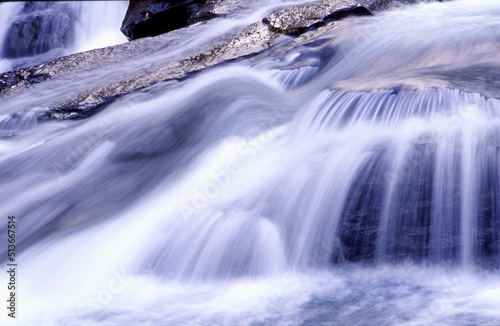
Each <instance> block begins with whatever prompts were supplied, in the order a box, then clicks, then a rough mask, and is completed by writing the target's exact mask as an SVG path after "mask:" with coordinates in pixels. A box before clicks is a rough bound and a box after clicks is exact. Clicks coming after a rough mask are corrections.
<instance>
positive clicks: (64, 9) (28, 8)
mask: <svg viewBox="0 0 500 326" xmlns="http://www.w3.org/2000/svg"><path fill="white" fill-rule="evenodd" d="M73 22H74V16H73V13H72V12H71V9H70V8H69V7H68V6H67V5H65V4H57V3H53V2H45V3H43V2H42V3H27V4H26V5H25V7H24V9H23V12H22V14H21V15H20V17H19V18H18V19H17V20H15V21H14V22H13V23H12V25H11V26H10V28H9V30H8V32H7V35H8V37H7V39H6V42H5V44H4V46H3V53H2V56H3V57H5V58H9V59H13V58H20V57H26V56H33V55H37V54H41V53H46V52H48V51H50V50H51V49H55V48H64V47H66V45H68V44H69V43H70V42H71V40H72V36H73V32H74V28H73Z"/></svg>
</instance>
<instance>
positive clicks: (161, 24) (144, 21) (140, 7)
mask: <svg viewBox="0 0 500 326" xmlns="http://www.w3.org/2000/svg"><path fill="white" fill-rule="evenodd" d="M204 2H205V0H173V1H158V0H149V1H130V3H129V7H128V10H127V13H126V14H125V18H124V20H123V23H122V27H121V31H122V33H123V34H125V36H126V37H127V38H128V39H129V40H136V39H139V38H143V37H148V36H157V35H160V34H163V33H166V32H169V31H172V30H174V29H178V28H182V27H185V26H187V25H188V24H189V23H188V20H189V18H190V17H191V15H192V14H193V13H194V12H196V11H197V10H198V9H199V8H200V5H201V4H202V3H204Z"/></svg>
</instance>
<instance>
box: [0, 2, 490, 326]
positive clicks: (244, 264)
mask: <svg viewBox="0 0 500 326" xmlns="http://www.w3.org/2000/svg"><path fill="white" fill-rule="evenodd" d="M285 4H286V5H288V4H289V3H284V2H279V1H276V2H275V3H270V4H269V3H267V4H266V5H264V4H262V3H259V2H258V1H257V2H252V5H251V6H249V8H247V9H246V10H247V11H248V12H251V13H253V14H252V15H250V16H249V15H238V14H235V15H232V16H231V15H230V16H229V17H228V18H226V19H216V20H214V21H211V22H209V23H207V24H205V25H198V26H195V27H193V28H195V31H196V32H189V30H188V31H187V32H186V33H188V34H182V35H189V38H190V40H191V41H192V42H190V43H189V44H187V43H186V44H184V45H182V46H179V47H176V48H172V49H170V50H165V51H166V52H161V51H159V52H158V53H152V54H151V55H150V56H149V57H148V58H144V61H143V62H135V63H131V64H129V65H127V66H126V67H122V68H121V69H116V70H114V69H112V68H109V69H108V70H103V71H88V72H85V73H82V74H79V75H78V76H77V77H71V76H68V77H67V78H66V79H64V80H63V81H61V80H59V81H58V80H55V81H49V82H47V84H46V85H45V86H43V87H45V88H43V87H42V84H40V85H39V87H36V86H35V87H33V89H30V90H28V91H25V92H24V93H21V94H19V95H13V96H9V97H6V98H2V99H0V108H1V111H0V114H2V115H1V116H0V137H1V138H0V198H2V199H3V204H2V205H1V207H0V216H5V217H7V216H8V215H16V217H17V219H18V228H17V230H18V231H17V232H18V244H19V249H18V250H19V257H18V264H19V267H18V268H19V275H20V277H19V283H20V290H19V322H20V324H22V325H119V324H127V325H139V324H140V325H372V324H380V325H431V324H437V325H480V324H498V323H500V315H499V314H498V310H499V309H500V301H499V299H498V298H499V296H498V293H499V291H500V277H499V276H498V267H499V262H500V261H499V257H500V233H499V228H498V224H499V223H500V215H499V213H498V211H497V207H498V205H499V204H500V198H499V194H500V192H499V187H500V178H499V159H500V157H499V151H498V148H500V146H499V143H500V139H499V136H500V134H499V132H498V130H499V127H500V114H499V109H500V102H499V100H497V99H495V98H491V97H486V96H484V95H482V94H479V93H475V92H470V91H464V90H459V89H457V88H452V87H449V84H447V80H445V79H439V78H434V77H433V78H434V79H431V78H430V77H429V72H433V73H435V74H437V73H438V72H441V71H447V70H449V69H455V70H457V69H458V71H459V70H460V69H465V68H468V67H474V66H477V65H479V64H484V65H486V64H488V65H492V66H494V65H495V64H497V66H498V63H499V62H498V54H497V53H498V50H499V47H500V45H499V43H498V39H499V38H498V37H499V35H498V33H499V31H500V29H499V28H498V27H500V26H499V25H500V22H498V20H497V19H496V17H497V16H498V14H499V13H500V4H498V3H497V2H496V1H488V0H483V1H470V0H463V1H454V2H448V3H422V4H417V5H412V6H401V7H396V8H394V9H392V10H389V11H387V12H381V13H378V14H376V15H374V16H372V17H356V18H350V19H351V20H352V21H351V23H352V27H350V28H348V27H345V26H343V25H339V27H338V29H333V30H332V31H330V32H326V33H325V34H321V35H320V36H318V37H317V38H316V39H313V40H311V41H310V42H307V43H306V44H302V45H300V46H297V47H295V48H292V49H289V50H288V51H287V52H286V53H280V51H279V50H277V51H274V52H272V51H269V52H265V53H264V54H261V55H259V56H257V57H255V58H249V59H247V60H242V61H239V62H232V63H227V64H224V65H221V66H219V67H216V68H213V69H207V70H206V71H203V72H201V73H199V74H197V75H196V76H193V77H192V78H189V79H186V80H183V81H168V82H162V83H158V84H157V85H155V87H153V88H150V89H148V90H147V91H145V92H138V93H133V94H129V95H127V96H126V97H124V98H122V99H121V100H119V101H117V102H115V103H113V104H111V105H110V106H108V107H107V108H106V109H105V110H104V111H102V112H101V113H99V114H97V115H95V116H93V117H91V118H89V119H87V120H82V121H52V122H44V123H38V122H37V121H36V120H34V119H33V117H34V116H35V114H36V113H37V112H40V111H43V110H45V108H43V107H39V106H36V105H35V104H36V102H37V99H38V100H40V101H41V99H43V98H45V97H47V98H49V97H50V96H60V94H63V93H64V92H67V91H69V90H72V91H73V90H78V89H80V88H83V87H85V84H86V83H90V82H94V81H95V80H97V79H99V78H100V79H101V82H102V83H106V82H109V81H110V80H113V78H114V77H113V76H109V71H113V72H114V74H116V76H115V77H118V76H119V75H120V74H122V76H123V75H124V74H126V73H130V72H131V71H140V70H141V69H144V66H145V65H147V64H151V63H154V62H159V63H161V62H163V61H162V60H164V59H165V57H166V56H167V54H168V55H175V56H180V57H181V56H182V54H183V53H186V52H188V51H191V50H192V49H193V47H196V46H200V45H201V44H204V43H205V42H207V40H210V39H211V38H212V37H216V36H217V33H226V32H228V31H231V30H233V29H234V28H236V27H237V26H244V25H245V24H248V23H251V21H259V20H260V19H262V17H264V16H265V15H266V14H268V13H269V12H271V11H272V10H274V9H276V8H278V7H280V6H284V5H285ZM3 5H4V4H2V6H3ZM257 8H258V10H257ZM87 9H88V8H87V7H86V5H83V6H82V10H83V11H84V10H87ZM85 15H86V14H85ZM85 15H84V16H85ZM249 17H251V19H250V18H249ZM450 26H453V28H450ZM214 28H215V29H214ZM436 29H438V30H439V31H442V32H441V33H438V32H436ZM83 43H85V44H87V43H86V42H83ZM127 69H128V70H129V71H126V70H127ZM403 77H404V78H403ZM72 78H74V80H73V79H72ZM399 78H400V79H399ZM460 78H462V79H464V80H467V78H468V75H467V74H465V73H462V74H460ZM395 80H396V82H394V81H395ZM409 81H411V85H410V87H408V86H407V85H406V84H405V83H409ZM405 85H406V86H405ZM443 85H447V86H448V87H443ZM21 104H22V107H23V109H22V110H21V108H19V109H18V110H16V108H17V106H20V105H21ZM25 108H26V109H25ZM18 111H19V112H18ZM13 112H14V113H15V114H14V113H13ZM16 112H17V113H16ZM1 230H3V231H2V234H5V233H6V232H5V228H3V227H2V228H1ZM0 237H1V239H2V243H4V242H5V236H4V235H0ZM0 251H1V252H3V253H4V254H5V249H4V248H2V249H1V250H0ZM6 282H7V281H6V277H5V275H2V276H0V283H1V284H6ZM4 288H5V287H2V290H1V291H2V292H1V293H2V296H3V295H5V296H6V293H5V289H4ZM0 318H1V320H2V323H4V322H5V323H7V322H12V321H11V320H7V318H6V317H5V314H3V315H1V317H0Z"/></svg>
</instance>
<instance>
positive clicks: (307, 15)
mask: <svg viewBox="0 0 500 326" xmlns="http://www.w3.org/2000/svg"><path fill="white" fill-rule="evenodd" d="M370 14H371V12H370V9H368V6H367V5H365V4H364V3H362V2H360V1H356V0H333V1H332V0H322V1H316V2H312V3H308V4H305V5H298V6H293V7H288V8H284V9H281V10H278V11H276V12H273V13H272V14H271V15H269V16H267V17H265V18H264V20H263V21H264V23H266V24H267V25H269V28H271V29H272V30H274V31H277V32H280V33H284V34H289V35H298V34H302V33H304V32H305V31H306V30H308V29H311V28H314V27H316V26H321V25H324V24H325V23H327V22H330V21H333V20H338V19H340V18H343V17H345V16H347V15H370Z"/></svg>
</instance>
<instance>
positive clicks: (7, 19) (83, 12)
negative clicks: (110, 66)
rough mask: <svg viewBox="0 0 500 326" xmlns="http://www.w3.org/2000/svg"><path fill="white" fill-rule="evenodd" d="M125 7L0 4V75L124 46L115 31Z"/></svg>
mask: <svg viewBox="0 0 500 326" xmlns="http://www.w3.org/2000/svg"><path fill="white" fill-rule="evenodd" d="M127 5H128V2H127V1H72V2H71V1H44V2H36V1H30V2H20V3H2V4H0V12H1V15H2V16H1V17H0V18H2V21H1V23H0V60H1V61H0V64H2V66H0V68H1V69H0V71H2V72H3V71H7V70H8V69H13V68H19V67H25V66H28V65H34V64H38V63H41V62H47V61H50V60H53V59H55V58H57V57H59V56H63V55H67V54H71V53H76V52H82V51H86V50H91V49H95V48H99V47H105V46H109V45H114V44H119V43H123V42H126V38H125V36H124V35H123V34H121V32H120V30H119V28H120V25H121V22H122V20H123V16H124V15H125V11H126V9H127ZM46 35H51V37H50V38H49V39H47V38H46ZM6 59H17V60H6Z"/></svg>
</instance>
